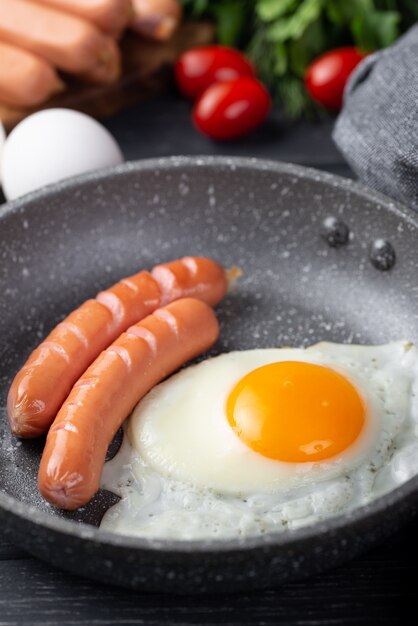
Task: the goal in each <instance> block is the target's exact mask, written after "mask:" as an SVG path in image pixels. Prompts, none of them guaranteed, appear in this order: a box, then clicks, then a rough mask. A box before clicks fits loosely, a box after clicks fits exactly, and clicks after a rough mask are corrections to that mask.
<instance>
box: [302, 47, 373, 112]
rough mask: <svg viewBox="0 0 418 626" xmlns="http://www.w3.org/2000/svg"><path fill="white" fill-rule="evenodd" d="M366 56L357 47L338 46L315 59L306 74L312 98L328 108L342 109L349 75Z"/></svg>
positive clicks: (306, 83) (306, 81)
mask: <svg viewBox="0 0 418 626" xmlns="http://www.w3.org/2000/svg"><path fill="white" fill-rule="evenodd" d="M364 57H365V55H364V54H361V52H359V51H358V50H356V48H336V49H335V50H330V51H329V52H325V54H322V55H321V56H319V57H318V58H317V59H315V61H313V63H311V65H310V66H309V67H308V69H307V71H306V74H305V86H306V89H307V90H308V93H309V95H310V96H311V98H312V99H313V100H316V102H319V104H322V106H324V107H327V108H328V109H336V110H339V109H341V106H342V102H343V92H344V87H345V85H346V83H347V80H348V77H349V76H350V74H351V72H352V71H353V70H354V68H355V67H356V66H357V65H358V64H359V63H360V61H362V60H363V59H364Z"/></svg>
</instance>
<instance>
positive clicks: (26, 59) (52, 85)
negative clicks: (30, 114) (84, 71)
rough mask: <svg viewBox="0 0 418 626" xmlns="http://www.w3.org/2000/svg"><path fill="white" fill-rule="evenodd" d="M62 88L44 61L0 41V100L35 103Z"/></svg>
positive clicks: (24, 105)
mask: <svg viewBox="0 0 418 626" xmlns="http://www.w3.org/2000/svg"><path fill="white" fill-rule="evenodd" d="M64 88H65V85H64V83H63V82H62V81H61V79H60V78H59V77H58V74H57V73H56V72H55V70H54V68H53V67H52V66H51V65H50V64H49V63H48V62H47V61H44V60H43V59H41V58H39V57H37V56H36V55H34V54H32V53H31V52H27V51H26V50H22V49H20V48H16V47H15V46H11V45H10V44H7V43H3V42H1V41H0V100H1V101H2V102H5V103H6V104H8V105H11V106H18V107H31V106H36V105H38V104H41V103H42V102H44V101H45V100H47V99H48V98H49V97H50V96H52V95H53V94H54V93H57V92H59V91H62V90H63V89H64Z"/></svg>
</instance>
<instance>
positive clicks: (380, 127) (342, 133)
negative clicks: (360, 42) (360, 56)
mask: <svg viewBox="0 0 418 626" xmlns="http://www.w3.org/2000/svg"><path fill="white" fill-rule="evenodd" d="M333 138H334V141H335V142H336V144H337V146H338V147H339V148H340V150H341V152H342V153H343V155H344V156H345V158H346V159H347V161H348V163H349V164H350V165H351V167H352V168H353V170H354V171H355V172H356V174H357V175H358V177H359V178H360V179H361V180H362V181H363V182H365V183H366V184H367V185H370V187H374V188H375V189H378V190H379V191H382V192H383V193H386V194H387V195H389V196H391V197H392V198H396V199H398V200H400V201H401V202H403V203H404V204H406V205H408V206H411V207H413V208H414V209H416V210H418V25H417V26H414V27H413V28H411V29H410V30H409V31H408V32H407V33H406V34H405V35H404V36H403V37H401V38H400V39H399V40H398V41H397V42H396V43H395V44H394V45H393V46H391V47H390V48H386V49H385V50H383V51H381V52H378V53H375V54H373V55H371V56H369V57H366V59H365V60H364V61H363V62H362V63H361V64H360V65H359V66H358V68H357V69H356V70H355V71H354V73H353V74H352V76H351V77H350V80H349V82H348V84H347V87H346V91H345V95H344V107H343V110H342V111H341V113H340V116H339V118H338V120H337V123H336V125H335V128H334V135H333Z"/></svg>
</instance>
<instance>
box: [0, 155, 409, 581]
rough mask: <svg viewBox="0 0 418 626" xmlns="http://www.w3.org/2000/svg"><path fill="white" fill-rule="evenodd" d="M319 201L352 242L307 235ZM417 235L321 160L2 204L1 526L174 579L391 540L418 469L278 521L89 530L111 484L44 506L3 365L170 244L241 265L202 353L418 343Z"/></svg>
mask: <svg viewBox="0 0 418 626" xmlns="http://www.w3.org/2000/svg"><path fill="white" fill-rule="evenodd" d="M330 215H331V216H335V217H338V218H339V219H341V220H343V221H344V222H345V223H346V224H347V225H348V226H349V228H350V231H351V238H350V241H349V243H348V245H346V246H340V247H338V248H331V247H329V246H328V244H327V243H326V242H325V241H324V239H323V237H321V229H322V223H323V221H324V219H325V218H326V217H328V216H330ZM376 238H384V239H388V240H390V242H391V243H392V245H393V246H394V248H395V251H396V255H397V262H396V265H395V266H394V268H393V269H392V270H390V271H386V272H383V271H379V270H378V269H376V268H375V267H374V266H373V265H372V264H371V263H370V261H369V258H368V249H369V246H370V243H371V242H372V241H373V240H375V239H376ZM417 242H418V220H417V217H416V215H415V214H414V213H413V212H411V211H410V210H408V209H406V208H403V207H399V206H397V205H395V204H393V203H392V202H391V201H390V200H388V199H387V198H385V197H383V196H381V195H379V194H377V193H375V192H373V191H370V190H368V189H366V188H364V187H361V186H360V185H358V184H356V183H353V182H352V181H348V180H344V179H341V178H338V177H335V176H331V175H329V174H324V173H319V172H317V171H314V170H309V169H304V168H301V167H296V166H293V165H285V164H279V163H270V162H264V161H257V160H253V159H228V158H219V157H214V158H210V157H209V158H208V157H205V158H169V159H161V160H150V161H142V162H138V163H128V164H126V165H124V166H121V167H118V168H116V169H112V170H108V171H105V172H99V173H94V174H90V175H87V176H83V177H80V178H77V179H73V180H70V181H66V182H64V183H60V184H58V185H55V186H51V187H49V188H47V189H45V190H42V191H39V192H37V193H33V194H31V195H28V196H26V197H24V198H23V199H21V200H19V201H17V202H14V203H12V204H9V205H6V206H5V207H3V208H2V209H0V259H1V265H0V290H1V302H0V337H1V344H0V353H1V358H0V394H1V395H0V398H1V422H0V423H1V442H0V446H1V456H0V490H1V492H0V520H1V523H2V528H3V529H4V532H6V533H7V534H8V535H9V536H10V538H11V539H12V540H13V541H14V542H16V543H17V544H19V545H20V546H21V547H23V548H25V549H26V550H28V551H29V552H30V553H32V554H33V555H35V556H38V557H39V558H41V559H44V560H46V561H49V562H50V563H52V564H54V565H56V566H58V567H61V568H64V569H66V570H69V571H71V572H75V573H78V574H80V575H83V576H87V577H91V578H94V579H97V580H101V581H104V582H110V583H115V584H118V585H123V586H126V587H131V588H137V589H142V590H151V591H152V590H155V591H171V592H180V593H181V592H184V593H186V592H187V593H190V592H208V591H209V592H218V591H233V590H248V589H255V588H261V587H266V586H272V585H278V584H280V583H282V582H284V581H288V580H290V579H294V578H298V577H302V576H308V575H310V574H313V573H314V572H318V571H320V570H323V569H325V568H329V567H331V566H334V565H336V564H338V563H341V562H343V561H344V560H346V559H349V558H352V557H354V556H355V555H357V554H359V553H360V552H362V551H364V550H365V549H366V548H368V547H370V546H371V545H373V544H375V543H376V542H378V541H381V540H383V539H384V538H386V537H388V536H389V535H390V534H391V533H393V532H395V531H396V530H397V529H398V528H399V527H400V526H401V524H402V523H404V521H406V520H407V519H408V518H410V517H411V516H412V515H413V514H414V513H415V512H416V509H417V503H418V477H415V478H413V479H412V480H410V481H409V482H408V483H406V484H404V485H403V486H401V487H399V488H398V489H396V490H395V491H393V492H391V493H389V494H387V495H385V496H384V497H381V498H380V499H378V500H376V501H374V502H372V503H371V504H369V505H367V506H364V507H362V508H359V509H356V510H355V511H353V512H351V513H347V514H344V515H341V516H339V517H335V518H331V519H329V520H327V521H325V522H321V523H318V524H316V525H313V526H310V527H307V528H303V529H300V530H297V531H291V532H287V533H283V534H274V533H270V534H268V535H265V536H263V537H257V538H245V539H235V540H226V541H219V540H211V541H193V542H182V541H171V540H170V541H156V540H148V539H139V538H132V537H123V536H117V535H113V534H111V533H108V532H103V531H100V530H99V529H98V528H97V525H98V524H99V522H100V519H101V517H102V515H103V513H104V511H105V510H106V509H107V508H108V507H109V506H110V505H111V504H113V503H114V502H115V501H116V499H117V498H116V496H114V495H113V494H110V493H108V492H105V491H103V492H99V494H98V495H97V496H96V497H95V498H94V500H93V501H92V502H91V503H90V504H89V505H88V506H86V507H84V508H82V509H81V510H79V511H77V512H76V513H64V512H62V511H58V510H56V509H54V508H53V507H51V506H50V505H48V504H47V503H45V502H44V501H43V500H42V499H41V497H40V496H39V494H38V490H37V486H36V475H37V466H38V462H39V458H40V453H41V450H42V446H43V441H40V440H33V441H17V440H16V439H14V438H12V437H11V436H10V434H9V431H8V426H7V418H6V409H5V405H6V395H7V390H8V387H9V385H10V382H11V379H12V377H13V375H14V373H15V372H16V370H17V369H18V368H19V367H20V366H21V365H22V363H23V362H24V360H25V359H26V357H27V356H28V354H29V353H30V351H31V350H32V349H33V348H34V347H35V345H36V344H37V343H38V342H39V340H40V338H41V337H43V336H44V335H45V334H46V333H47V332H48V331H49V329H50V328H51V327H52V326H53V325H54V324H56V323H57V322H58V321H59V320H60V319H62V317H63V316H64V315H65V314H66V313H67V312H68V311H69V310H71V309H73V308H75V307H76V306H77V305H78V304H79V303H80V302H81V301H83V300H84V299H87V298H89V297H91V296H92V295H94V294H95V293H96V292H97V291H99V290H100V289H102V288H104V287H105V286H107V285H109V284H111V283H113V282H115V281H117V280H118V279H119V278H120V277H122V276H126V275H129V274H132V273H134V272H136V271H138V269H139V268H143V267H145V268H150V267H152V266H153V265H154V264H155V263H157V262H163V261H166V260H169V259H172V258H176V257H179V256H182V255H207V256H210V257H213V258H215V259H216V260H218V261H220V262H221V263H223V264H224V265H225V266H232V265H238V266H239V267H240V268H241V269H242V271H243V273H244V274H243V276H242V278H241V280H240V283H239V286H238V288H237V289H235V290H234V292H233V293H231V294H230V295H229V296H228V297H227V298H226V300H225V301H224V302H223V304H222V305H221V306H220V307H219V309H218V313H219V318H220V322H221V338H220V340H219V342H218V343H217V345H216V346H215V348H214V349H213V350H212V354H217V353H220V352H224V351H229V350H237V349H247V348H256V347H259V348H260V347H261V348H264V347H271V346H277V345H295V346H306V345H308V344H312V343H315V342H317V341H321V340H324V339H326V340H330V341H338V342H349V343H350V342H357V343H371V344H374V343H382V342H383V343H384V342H388V341H391V340H396V339H401V338H408V339H411V340H413V341H418V323H417V312H418V282H417V266H418V248H417ZM116 446H117V442H115V444H114V446H113V448H116ZM113 452H114V450H113ZM110 453H112V451H110Z"/></svg>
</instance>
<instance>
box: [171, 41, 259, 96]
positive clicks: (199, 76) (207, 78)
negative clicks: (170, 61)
mask: <svg viewBox="0 0 418 626" xmlns="http://www.w3.org/2000/svg"><path fill="white" fill-rule="evenodd" d="M175 74H176V81H177V86H178V88H179V89H180V91H181V92H182V94H183V95H184V96H186V98H192V99H195V98H197V97H198V96H200V94H202V93H203V92H204V91H205V89H207V88H208V87H209V86H210V85H212V83H216V82H219V81H225V80H234V79H235V78H239V77H240V76H254V75H255V73H254V68H253V66H252V65H251V63H250V61H249V60H248V59H247V58H246V57H245V56H244V55H243V54H241V53H240V52H238V51H237V50H234V49H233V48H227V47H226V46H202V47H200V48H193V50H189V51H188V52H185V53H184V54H182V55H181V57H180V59H179V60H178V61H177V63H176V67H175Z"/></svg>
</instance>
